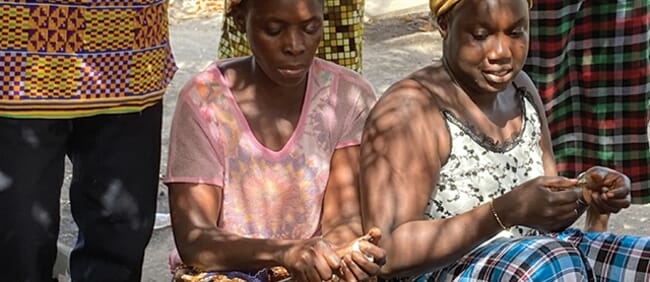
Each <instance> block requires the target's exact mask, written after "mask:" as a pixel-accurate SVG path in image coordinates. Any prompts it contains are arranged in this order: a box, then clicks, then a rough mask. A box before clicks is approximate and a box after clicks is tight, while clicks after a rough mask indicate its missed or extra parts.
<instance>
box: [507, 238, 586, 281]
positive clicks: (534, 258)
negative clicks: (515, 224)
mask: <svg viewBox="0 0 650 282" xmlns="http://www.w3.org/2000/svg"><path fill="white" fill-rule="evenodd" d="M519 245H521V246H520V247H518V248H521V250H520V251H518V252H515V253H519V255H517V256H516V257H517V260H518V261H519V262H520V263H521V266H522V267H521V268H520V271H521V272H522V275H521V278H523V280H528V281H587V280H589V277H591V276H592V275H593V274H592V271H591V267H590V266H589V263H588V261H587V259H586V257H585V256H584V255H583V254H582V253H581V252H580V250H579V249H578V248H577V247H576V246H574V245H573V244H571V243H569V242H565V241H562V240H558V239H555V238H548V237H531V238H524V239H522V240H521V241H520V242H519Z"/></svg>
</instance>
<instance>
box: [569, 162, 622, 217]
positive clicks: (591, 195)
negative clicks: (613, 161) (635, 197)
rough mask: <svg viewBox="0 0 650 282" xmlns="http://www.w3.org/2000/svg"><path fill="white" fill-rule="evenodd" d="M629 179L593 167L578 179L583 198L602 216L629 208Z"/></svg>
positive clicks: (620, 174) (607, 170)
mask: <svg viewBox="0 0 650 282" xmlns="http://www.w3.org/2000/svg"><path fill="white" fill-rule="evenodd" d="M630 183H631V182H630V178H628V177H627V176H626V175H625V174H623V173H621V172H618V171H616V170H613V169H610V168H606V167H601V166H594V167H592V168H590V169H588V170H586V171H585V172H583V173H582V174H581V175H580V177H579V185H581V186H582V187H583V189H584V191H583V192H584V193H583V196H584V197H585V200H586V202H587V203H590V204H591V205H592V206H593V207H595V208H596V210H597V211H598V212H600V213H602V214H608V213H617V212H619V211H620V210H622V209H624V208H627V207H629V206H630V203H631V197H630V191H631V184H630Z"/></svg>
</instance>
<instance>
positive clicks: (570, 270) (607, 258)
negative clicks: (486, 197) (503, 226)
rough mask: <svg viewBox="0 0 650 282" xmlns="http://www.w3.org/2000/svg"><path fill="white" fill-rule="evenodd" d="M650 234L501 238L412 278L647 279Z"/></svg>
mask: <svg viewBox="0 0 650 282" xmlns="http://www.w3.org/2000/svg"><path fill="white" fill-rule="evenodd" d="M649 263H650V238H648V237H638V236H629V235H614V234H611V233H596V232H590V233H582V232H581V231H580V230H578V229H567V230H566V231H564V232H562V233H554V234H549V235H544V236H530V237H522V238H517V239H507V238H499V239H496V240H494V241H492V242H490V243H488V244H486V245H483V246H481V247H478V248H476V249H475V250H473V251H472V252H470V253H469V254H467V255H465V256H464V257H462V258H461V259H459V260H458V261H457V262H456V263H454V264H451V265H448V266H446V267H444V268H442V269H440V270H438V271H436V272H433V273H429V274H426V275H423V276H420V277H418V278H416V279H415V280H416V281H536V282H537V281H549V282H551V281H554V282H555V281H557V282H563V281H566V282H569V281H570V282H574V281H612V282H613V281H635V282H636V281H650V264H649Z"/></svg>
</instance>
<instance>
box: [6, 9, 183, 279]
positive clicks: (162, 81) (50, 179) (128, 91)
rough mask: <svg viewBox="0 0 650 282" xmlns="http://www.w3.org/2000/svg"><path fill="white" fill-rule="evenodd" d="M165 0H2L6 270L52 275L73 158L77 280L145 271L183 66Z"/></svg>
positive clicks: (13, 274)
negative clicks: (167, 118)
mask: <svg viewBox="0 0 650 282" xmlns="http://www.w3.org/2000/svg"><path fill="white" fill-rule="evenodd" d="M167 5H168V4H167V0H147V1H144V0H138V1H112V0H111V1H109V0H95V1H70V0H50V1H2V2H0V19H1V20H0V31H1V32H0V57H1V58H2V59H1V61H0V73H1V75H0V77H2V78H1V79H0V249H2V252H0V277H1V279H0V280H3V281H53V278H52V276H53V273H52V272H53V269H52V268H53V266H54V261H55V258H56V254H57V244H56V243H57V237H58V234H59V219H60V215H59V201H60V193H61V186H62V184H63V177H64V162H65V158H66V157H68V158H69V159H70V161H71V162H72V165H73V171H72V180H71V186H70V202H71V208H72V216H73V218H74V220H75V222H76V224H77V226H78V227H79V232H78V237H77V243H76V245H75V246H74V249H73V250H72V253H71V257H70V268H71V276H72V280H73V281H101V280H103V279H109V280H111V281H140V280H141V273H142V262H143V258H144V250H145V247H146V245H147V243H148V242H149V238H150V237H151V233H152V227H153V224H154V216H155V210H156V201H157V189H158V180H159V170H160V166H159V161H160V149H161V140H160V137H161V136H160V132H161V124H162V97H163V94H164V93H165V90H166V87H167V85H168V83H169V82H170V80H171V79H172V77H173V75H174V72H175V71H176V65H175V63H174V60H173V57H172V54H171V50H170V45H169V33H168V26H167V25H168V24H167Z"/></svg>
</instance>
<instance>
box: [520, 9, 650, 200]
mask: <svg viewBox="0 0 650 282" xmlns="http://www.w3.org/2000/svg"><path fill="white" fill-rule="evenodd" d="M649 28H650V2H648V1H582V0H540V1H535V4H534V5H533V8H532V11H531V15H530V52H529V54H528V61H527V65H526V67H525V71H526V72H527V73H528V74H529V75H530V76H531V78H532V79H533V81H535V82H536V83H537V86H538V88H539V92H540V95H541V96H542V99H543V100H544V103H545V104H546V110H547V116H548V122H549V128H550V130H551V136H552V138H553V147H554V151H555V157H556V160H557V162H558V169H559V171H560V173H561V174H562V175H565V176H571V177H575V176H576V175H577V174H579V173H580V172H582V171H584V170H586V169H588V168H589V167H591V166H594V165H603V166H608V167H611V168H614V169H617V170H620V171H622V172H624V173H625V174H627V175H628V176H629V177H630V179H631V180H632V190H633V191H632V197H633V199H632V200H633V202H634V203H649V202H650V166H649V163H650V149H649V147H648V133H647V130H648V129H647V128H648V119H649V113H650V111H649V108H650V102H649V100H650V48H649V47H650V46H649V45H650V44H649V42H648V41H650V31H649Z"/></svg>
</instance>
